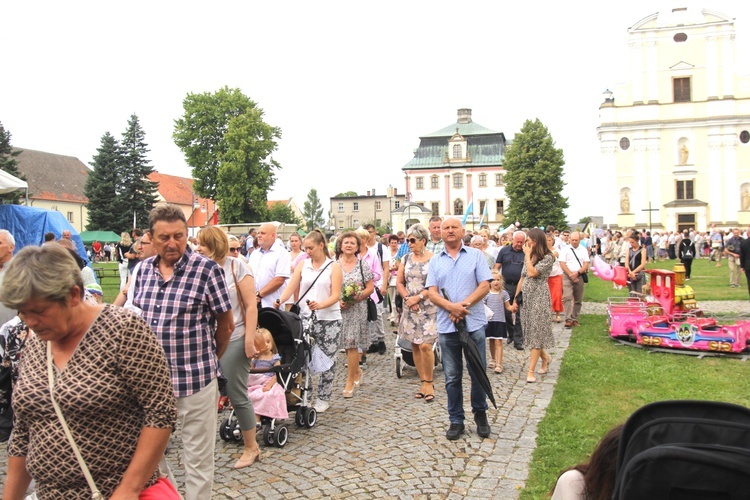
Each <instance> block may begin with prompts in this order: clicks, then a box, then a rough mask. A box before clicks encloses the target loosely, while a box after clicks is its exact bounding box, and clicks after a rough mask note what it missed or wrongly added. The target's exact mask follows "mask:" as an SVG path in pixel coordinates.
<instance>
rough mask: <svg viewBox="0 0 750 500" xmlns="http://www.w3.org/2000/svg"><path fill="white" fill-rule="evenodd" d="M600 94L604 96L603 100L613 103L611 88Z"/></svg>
mask: <svg viewBox="0 0 750 500" xmlns="http://www.w3.org/2000/svg"><path fill="white" fill-rule="evenodd" d="M602 95H603V96H604V102H608V103H613V102H615V98H614V97H613V96H614V94H613V93H612V91H611V90H609V89H607V90H605V91H604V92H603V93H602Z"/></svg>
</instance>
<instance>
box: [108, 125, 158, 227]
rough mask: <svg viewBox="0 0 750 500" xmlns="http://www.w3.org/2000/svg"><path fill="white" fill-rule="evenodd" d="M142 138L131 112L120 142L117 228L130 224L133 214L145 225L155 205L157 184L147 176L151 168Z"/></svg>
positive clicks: (129, 225)
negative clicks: (120, 168) (120, 162)
mask: <svg viewBox="0 0 750 500" xmlns="http://www.w3.org/2000/svg"><path fill="white" fill-rule="evenodd" d="M145 137H146V133H145V132H144V131H143V128H141V124H140V122H139V121H138V116H137V115H135V114H133V115H131V116H130V119H129V120H128V128H127V130H125V133H124V134H123V135H122V142H121V161H122V170H121V172H122V173H121V175H120V182H119V185H118V190H117V191H118V196H117V203H118V205H119V206H120V217H119V225H118V227H119V230H121V231H124V230H127V229H130V228H132V227H133V214H135V218H136V225H137V226H139V227H145V226H146V223H147V221H148V213H149V212H150V211H151V209H152V208H153V207H154V205H155V204H156V200H157V196H156V193H157V187H158V184H157V183H155V182H152V181H151V180H149V178H148V176H149V174H151V173H153V172H154V169H153V167H152V166H151V165H150V164H149V160H148V159H147V157H146V155H147V153H148V152H149V149H148V145H147V144H146V142H145Z"/></svg>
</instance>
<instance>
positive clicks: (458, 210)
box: [453, 198, 464, 215]
mask: <svg viewBox="0 0 750 500" xmlns="http://www.w3.org/2000/svg"><path fill="white" fill-rule="evenodd" d="M463 214H464V202H463V201H461V199H460V198H457V199H456V201H454V202H453V215H463Z"/></svg>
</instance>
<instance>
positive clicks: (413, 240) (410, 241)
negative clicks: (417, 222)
mask: <svg viewBox="0 0 750 500" xmlns="http://www.w3.org/2000/svg"><path fill="white" fill-rule="evenodd" d="M406 241H408V242H409V243H411V244H412V245H413V244H414V243H416V242H417V239H416V238H409V239H408V240H406Z"/></svg>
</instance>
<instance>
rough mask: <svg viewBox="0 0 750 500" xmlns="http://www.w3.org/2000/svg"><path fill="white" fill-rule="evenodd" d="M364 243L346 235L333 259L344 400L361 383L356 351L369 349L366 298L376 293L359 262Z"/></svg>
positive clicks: (369, 273)
mask: <svg viewBox="0 0 750 500" xmlns="http://www.w3.org/2000/svg"><path fill="white" fill-rule="evenodd" d="M363 250H364V242H360V240H359V237H358V236H357V235H356V234H355V233H354V232H351V231H350V232H346V233H344V234H342V235H341V236H340V237H339V238H338V239H337V240H336V259H337V260H338V263H339V265H340V266H341V272H342V280H341V318H342V330H341V340H340V347H341V349H346V359H347V363H348V364H347V373H346V384H344V397H345V398H350V397H352V396H354V391H355V390H356V389H357V388H358V387H359V386H360V384H361V383H362V375H363V373H362V370H361V369H360V368H359V350H360V349H367V346H369V345H370V334H369V330H368V329H367V303H366V300H367V297H369V296H370V294H371V293H372V292H373V291H375V284H374V282H373V279H372V277H373V276H372V271H370V266H369V265H368V264H367V262H364V261H362V260H360V259H359V257H358V256H359V255H360V254H361V253H362V252H363Z"/></svg>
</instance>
